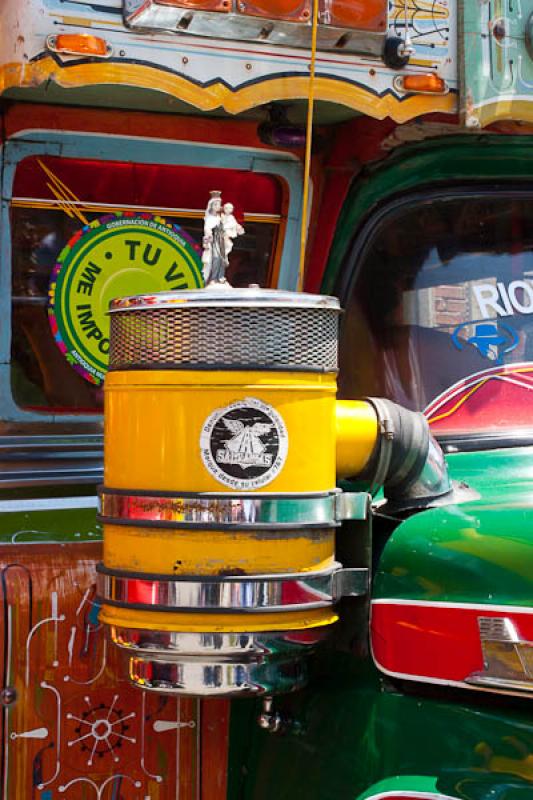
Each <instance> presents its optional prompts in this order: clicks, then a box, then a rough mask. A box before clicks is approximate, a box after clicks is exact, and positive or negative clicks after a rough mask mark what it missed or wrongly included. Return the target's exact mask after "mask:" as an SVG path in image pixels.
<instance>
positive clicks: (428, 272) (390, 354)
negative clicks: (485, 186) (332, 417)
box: [340, 193, 533, 435]
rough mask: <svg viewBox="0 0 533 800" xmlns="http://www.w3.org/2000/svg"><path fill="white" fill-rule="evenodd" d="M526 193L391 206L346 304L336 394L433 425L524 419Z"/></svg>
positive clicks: (530, 332) (532, 301)
mask: <svg viewBox="0 0 533 800" xmlns="http://www.w3.org/2000/svg"><path fill="white" fill-rule="evenodd" d="M532 250H533V203H532V202H531V200H530V199H529V198H528V197H527V196H525V195H524V196H513V197H511V196H509V195H507V194H505V193H500V194H494V195H490V196H488V195H487V196H476V195H468V194H465V195H463V196H460V197H440V198H431V199H427V200H425V201H419V202H416V203H413V204H411V205H410V206H408V207H407V206H405V205H404V206H401V207H399V208H398V207H397V208H396V209H394V210H391V211H390V212H389V213H387V214H386V215H385V216H384V217H382V218H381V221H380V222H379V224H378V225H377V226H376V227H375V228H374V229H373V230H372V233H371V235H370V237H369V238H368V239H367V242H366V245H365V246H364V248H363V250H362V252H361V254H360V257H359V260H358V265H357V267H356V271H355V279H354V282H353V285H352V287H351V290H350V293H349V297H348V300H347V303H346V304H345V305H346V314H345V320H344V324H343V330H342V341H341V378H340V384H341V392H342V394H343V396H345V397H360V396H365V395H383V396H386V397H389V398H391V399H393V400H395V401H396V402H398V403H401V404H403V405H405V406H407V407H409V408H412V409H418V410H421V411H425V413H426V416H427V417H428V419H429V420H430V423H431V425H432V428H433V430H434V432H435V433H442V434H453V435H458V434H459V435H460V434H472V433H475V432H479V431H483V432H487V431H501V430H502V429H503V430H504V429H510V428H512V429H515V430H516V429H517V428H518V429H520V428H522V429H525V428H529V429H531V428H532V427H533V425H532V423H531V407H530V403H531V400H532V398H533V393H532V390H533V252H532Z"/></svg>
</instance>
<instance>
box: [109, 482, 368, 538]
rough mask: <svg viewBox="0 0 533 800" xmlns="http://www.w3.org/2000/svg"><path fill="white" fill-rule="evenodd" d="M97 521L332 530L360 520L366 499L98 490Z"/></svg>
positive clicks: (347, 494)
mask: <svg viewBox="0 0 533 800" xmlns="http://www.w3.org/2000/svg"><path fill="white" fill-rule="evenodd" d="M100 497H101V515H100V520H101V521H103V522H107V523H110V524H116V525H145V526H147V527H151V526H154V527H186V526H187V527H194V526H198V527H206V526H213V527H215V526H216V527H220V526H222V527H224V526H226V525H231V526H232V528H234V529H235V527H236V526H238V527H240V528H243V527H244V528H263V529H264V528H267V529H268V528H272V529H276V528H293V527H301V526H306V527H333V526H336V525H338V524H339V523H340V521H342V520H346V519H366V517H367V511H368V495H367V494H366V493H364V492H341V491H339V490H334V491H332V492H325V493H323V494H299V495H280V494H278V495H274V494H266V493H254V494H249V493H248V494H229V493H227V494H210V493H203V494H185V493H184V494H167V493H164V494H157V495H153V494H151V493H149V492H143V491H124V490H116V489H107V488H105V487H104V488H103V489H102V490H101V492H100Z"/></svg>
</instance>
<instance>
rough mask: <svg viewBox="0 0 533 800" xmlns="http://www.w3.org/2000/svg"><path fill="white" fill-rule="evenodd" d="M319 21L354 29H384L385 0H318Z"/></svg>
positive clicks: (376, 30)
mask: <svg viewBox="0 0 533 800" xmlns="http://www.w3.org/2000/svg"><path fill="white" fill-rule="evenodd" d="M319 19H320V21H321V22H325V23H328V24H330V25H336V26H338V27H341V28H353V29H354V30H363V31H375V32H377V33H379V32H381V31H384V30H385V28H386V26H387V2H386V0H320V5H319Z"/></svg>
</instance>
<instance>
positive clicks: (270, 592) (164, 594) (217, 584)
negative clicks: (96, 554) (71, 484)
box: [97, 565, 368, 612]
mask: <svg viewBox="0 0 533 800" xmlns="http://www.w3.org/2000/svg"><path fill="white" fill-rule="evenodd" d="M98 572H99V574H98V578H97V592H98V596H99V597H100V599H101V600H103V602H107V603H110V604H112V605H118V606H121V607H129V608H131V607H135V608H143V609H146V608H152V609H157V610H165V611H169V610H173V611H175V610H178V609H179V610H182V611H185V610H186V611H206V610H217V611H241V612H242V611H249V612H259V611H287V610H293V611H296V610H302V609H313V608H325V607H328V606H330V605H332V604H333V603H334V602H335V601H336V600H338V599H339V598H340V597H344V596H352V597H354V596H358V595H362V594H366V592H367V589H368V570H366V569H341V568H340V567H339V566H338V565H337V566H336V567H335V568H334V569H333V570H329V571H328V572H321V573H311V574H310V573H297V574H290V575H242V576H240V575H239V576H233V575H232V576H228V577H222V578H218V577H215V576H206V577H203V578H199V577H196V578H168V579H165V578H161V577H157V578H155V579H154V578H151V577H150V576H149V575H146V576H143V575H141V576H131V575H130V576H128V575H125V574H121V575H114V574H110V572H109V571H108V570H106V569H105V568H104V567H102V566H101V565H99V567H98Z"/></svg>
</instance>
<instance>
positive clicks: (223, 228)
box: [202, 191, 244, 286]
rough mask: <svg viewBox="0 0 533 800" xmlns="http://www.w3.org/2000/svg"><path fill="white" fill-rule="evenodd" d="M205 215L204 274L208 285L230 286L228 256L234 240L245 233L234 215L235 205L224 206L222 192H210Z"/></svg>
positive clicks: (227, 204)
mask: <svg viewBox="0 0 533 800" xmlns="http://www.w3.org/2000/svg"><path fill="white" fill-rule="evenodd" d="M210 195H211V197H210V199H209V202H208V204H207V208H206V210H205V216H204V238H203V253H202V264H203V275H204V283H205V285H206V286H212V285H213V284H216V285H225V286H229V283H228V281H227V280H226V277H225V273H226V269H227V267H228V265H229V260H228V256H229V254H230V253H231V251H232V249H233V240H234V239H235V238H236V237H237V236H241V235H242V234H243V233H244V228H243V227H242V225H239V223H238V222H237V220H236V219H235V217H234V216H233V205H232V204H231V203H225V204H224V207H222V197H221V192H219V191H213V192H210Z"/></svg>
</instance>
